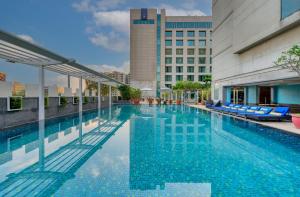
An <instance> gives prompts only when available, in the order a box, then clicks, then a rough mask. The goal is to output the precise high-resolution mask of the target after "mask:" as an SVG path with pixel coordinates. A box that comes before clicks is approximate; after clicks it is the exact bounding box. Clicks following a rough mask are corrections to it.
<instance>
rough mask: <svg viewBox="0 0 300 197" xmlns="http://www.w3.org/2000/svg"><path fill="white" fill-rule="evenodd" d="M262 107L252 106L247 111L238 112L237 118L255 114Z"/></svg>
mask: <svg viewBox="0 0 300 197" xmlns="http://www.w3.org/2000/svg"><path fill="white" fill-rule="evenodd" d="M259 110H260V107H259V106H251V107H249V108H248V109H246V110H241V111H238V112H237V116H243V117H244V116H246V115H248V114H254V113H255V112H256V111H259Z"/></svg>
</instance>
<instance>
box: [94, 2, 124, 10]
mask: <svg viewBox="0 0 300 197" xmlns="http://www.w3.org/2000/svg"><path fill="white" fill-rule="evenodd" d="M124 3H126V0H102V1H98V2H97V3H96V5H97V9H99V10H108V9H114V8H116V7H118V6H119V5H121V4H124Z"/></svg>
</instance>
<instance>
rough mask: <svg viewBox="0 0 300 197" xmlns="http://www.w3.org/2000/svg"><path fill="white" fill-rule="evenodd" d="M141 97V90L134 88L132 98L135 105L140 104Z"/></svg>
mask: <svg viewBox="0 0 300 197" xmlns="http://www.w3.org/2000/svg"><path fill="white" fill-rule="evenodd" d="M141 95H142V92H141V90H139V89H133V88H132V90H131V93H130V96H131V99H132V102H133V104H135V105H138V104H140V99H141Z"/></svg>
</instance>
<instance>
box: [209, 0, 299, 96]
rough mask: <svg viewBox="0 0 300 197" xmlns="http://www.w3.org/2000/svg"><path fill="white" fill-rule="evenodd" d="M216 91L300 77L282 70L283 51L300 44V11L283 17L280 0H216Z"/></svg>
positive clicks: (214, 38)
mask: <svg viewBox="0 0 300 197" xmlns="http://www.w3.org/2000/svg"><path fill="white" fill-rule="evenodd" d="M212 10H213V49H214V50H213V90H212V94H214V89H219V90H220V92H219V99H221V100H222V98H221V97H222V95H223V94H222V93H221V91H222V90H223V88H221V87H223V86H238V85H245V84H250V83H262V82H267V81H272V80H283V79H291V78H296V77H297V75H296V74H295V73H292V72H289V71H287V70H283V69H278V68H276V67H275V66H274V63H273V62H274V61H275V60H276V59H277V57H279V56H280V54H281V52H282V51H285V50H287V49H289V48H290V47H291V46H293V45H295V44H300V37H299V35H300V26H299V25H298V24H299V22H300V12H299V11H298V12H296V13H295V14H293V15H291V16H289V17H287V18H285V19H284V20H281V5H280V1H279V0H276V1H272V0H244V1H240V0H218V1H217V0H214V1H213V9H212Z"/></svg>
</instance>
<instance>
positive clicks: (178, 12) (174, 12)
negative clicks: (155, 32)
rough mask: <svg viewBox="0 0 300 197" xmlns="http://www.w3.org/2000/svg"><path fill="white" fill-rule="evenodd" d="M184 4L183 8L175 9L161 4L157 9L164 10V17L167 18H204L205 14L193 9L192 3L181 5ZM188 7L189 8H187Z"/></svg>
mask: <svg viewBox="0 0 300 197" xmlns="http://www.w3.org/2000/svg"><path fill="white" fill-rule="evenodd" d="M185 3H186V5H185V6H183V7H184V8H175V7H173V6H171V5H169V4H161V5H160V6H159V7H160V8H161V9H162V8H165V9H166V15H168V16H205V15H206V14H205V13H204V12H202V11H200V10H198V9H193V8H194V6H193V5H192V4H193V1H191V3H187V2H184V3H183V5H184V4H185ZM188 7H189V8H188Z"/></svg>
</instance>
